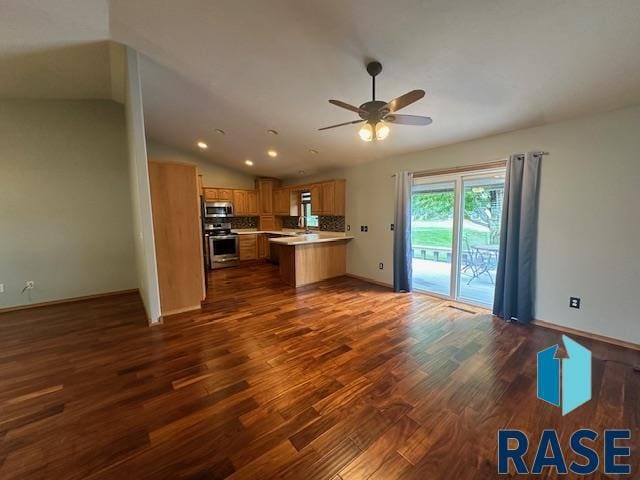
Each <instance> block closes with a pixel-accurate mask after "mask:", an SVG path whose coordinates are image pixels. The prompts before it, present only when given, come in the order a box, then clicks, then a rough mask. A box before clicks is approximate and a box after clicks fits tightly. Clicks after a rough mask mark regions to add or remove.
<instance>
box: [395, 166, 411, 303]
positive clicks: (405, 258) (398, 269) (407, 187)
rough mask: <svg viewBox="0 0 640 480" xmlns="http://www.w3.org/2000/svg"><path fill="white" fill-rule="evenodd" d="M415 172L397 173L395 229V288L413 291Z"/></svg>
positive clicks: (401, 290)
mask: <svg viewBox="0 0 640 480" xmlns="http://www.w3.org/2000/svg"><path fill="white" fill-rule="evenodd" d="M412 185H413V173H410V172H400V173H398V174H396V213H395V220H394V226H395V228H394V231H393V289H394V290H395V291H396V292H410V291H411V256H412V255H411V187H412Z"/></svg>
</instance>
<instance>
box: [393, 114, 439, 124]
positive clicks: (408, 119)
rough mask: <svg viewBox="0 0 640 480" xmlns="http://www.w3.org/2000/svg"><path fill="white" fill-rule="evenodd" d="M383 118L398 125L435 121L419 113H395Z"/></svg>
mask: <svg viewBox="0 0 640 480" xmlns="http://www.w3.org/2000/svg"><path fill="white" fill-rule="evenodd" d="M383 120H384V121H385V122H389V123H394V124H396V125H431V124H432V123H433V120H432V119H431V117H421V116H419V115H396V114H393V113H392V114H390V115H387V116H386V117H384V118H383Z"/></svg>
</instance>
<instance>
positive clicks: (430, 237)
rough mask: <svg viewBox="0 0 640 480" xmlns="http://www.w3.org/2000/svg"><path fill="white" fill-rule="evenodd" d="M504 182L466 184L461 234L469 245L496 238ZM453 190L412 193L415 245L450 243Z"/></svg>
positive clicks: (486, 242) (493, 241)
mask: <svg viewBox="0 0 640 480" xmlns="http://www.w3.org/2000/svg"><path fill="white" fill-rule="evenodd" d="M503 195H504V187H503V185H491V186H487V187H466V188H465V191H464V228H463V232H464V237H465V240H466V241H467V242H468V243H469V244H470V245H487V244H496V243H498V241H499V232H500V216H501V211H502V201H503ZM453 205H454V192H452V191H442V192H437V191H436V192H418V193H414V194H413V195H412V197H411V209H412V210H411V214H412V225H411V229H412V236H413V243H414V244H415V245H422V246H433V247H451V243H452V223H453Z"/></svg>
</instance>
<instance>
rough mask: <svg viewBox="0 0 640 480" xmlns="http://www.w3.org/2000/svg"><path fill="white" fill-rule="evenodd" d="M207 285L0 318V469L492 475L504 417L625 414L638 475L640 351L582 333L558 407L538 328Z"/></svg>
mask: <svg viewBox="0 0 640 480" xmlns="http://www.w3.org/2000/svg"><path fill="white" fill-rule="evenodd" d="M209 283H210V287H211V288H210V290H209V297H208V299H207V301H206V303H205V304H204V307H203V310H202V312H198V313H195V314H182V315H179V316H175V317H172V318H170V319H168V320H167V321H166V322H165V324H164V325H162V326H159V327H154V328H148V327H147V326H146V325H145V323H144V314H143V311H142V307H141V304H140V302H139V299H138V298H137V295H135V294H134V295H123V296H119V297H112V298H102V299H95V300H90V301H85V302H78V303H74V304H67V305H56V306H50V307H43V308H39V309H34V310H26V311H19V312H13V313H7V314H3V315H0V478H2V479H4V480H9V479H40V478H42V479H48V480H50V479H59V478H62V479H111V478H116V479H129V478H131V479H147V478H154V479H165V478H166V479H183V478H184V479H220V478H230V479H268V478H282V479H304V480H309V479H326V480H352V479H376V480H378V479H384V480H388V479H396V478H399V479H440V478H442V479H451V478H454V479H456V480H464V479H472V478H473V479H484V478H496V477H497V475H496V471H497V470H496V445H497V441H496V438H497V430H498V429H499V428H520V429H522V430H524V431H526V432H527V433H528V434H529V437H530V438H532V439H533V438H537V437H538V436H539V434H540V432H541V431H542V430H543V429H545V428H557V429H559V431H560V432H561V438H562V441H563V445H565V446H566V445H567V438H568V435H569V434H570V433H571V432H572V431H573V430H575V429H577V428H581V427H589V428H592V429H594V430H596V431H602V430H603V429H604V428H630V429H632V431H633V439H632V442H633V445H632V448H633V455H634V459H633V468H634V472H638V468H639V465H638V458H639V457H640V455H638V453H639V452H638V448H639V446H638V438H639V435H640V432H639V427H640V408H639V407H640V375H639V374H638V373H634V372H633V368H632V366H633V364H634V363H638V361H640V358H639V354H638V352H633V351H630V350H624V349H622V348H618V347H613V346H609V345H605V344H602V343H598V342H594V341H589V340H586V339H577V340H578V341H579V342H580V343H582V344H584V345H585V346H587V347H588V348H591V349H592V352H593V356H594V360H593V370H594V376H593V399H592V400H591V401H590V402H588V403H587V404H586V405H584V406H582V407H580V408H579V409H577V410H576V411H574V412H572V413H570V414H569V415H567V416H566V417H564V418H563V417H562V416H561V413H560V411H559V409H557V408H554V407H552V406H550V405H548V404H546V403H544V402H541V401H538V400H537V399H536V392H535V388H536V386H535V385H536V357H535V354H536V352H537V351H538V350H541V349H542V348H546V347H548V346H550V345H552V344H554V343H558V342H559V341H560V334H559V333H557V332H554V331H552V330H545V329H543V328H538V327H523V326H517V325H508V324H505V323H504V322H502V321H500V320H497V319H494V318H492V317H491V316H490V315H487V314H471V313H467V312H465V311H462V310H458V309H455V308H451V306H450V305H452V304H451V303H450V302H447V301H441V300H437V299H434V298H431V297H428V296H426V295H421V294H414V295H408V294H394V293H392V292H390V291H388V290H386V289H384V288H382V287H377V286H373V285H369V284H366V283H363V282H360V281H358V280H354V279H349V278H339V279H334V280H330V281H326V282H323V283H320V284H317V285H312V286H308V287H304V288H300V289H298V290H297V291H296V290H294V289H292V288H290V287H287V286H286V285H283V284H282V282H281V281H280V280H279V278H278V273H277V269H276V268H275V267H273V266H271V265H267V264H262V265H253V266H251V267H243V268H236V269H226V270H221V271H217V272H215V273H213V274H212V275H211V276H210V278H209ZM569 459H571V456H568V460H569ZM636 475H637V474H636ZM545 478H546V477H545ZM551 478H554V477H553V476H552V477H551ZM594 478H600V477H597V476H596V477H594ZM636 478H637V477H636Z"/></svg>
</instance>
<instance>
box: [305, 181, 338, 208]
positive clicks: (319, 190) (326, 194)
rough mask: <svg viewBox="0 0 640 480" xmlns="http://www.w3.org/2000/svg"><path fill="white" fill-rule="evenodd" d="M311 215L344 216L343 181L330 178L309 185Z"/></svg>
mask: <svg viewBox="0 0 640 480" xmlns="http://www.w3.org/2000/svg"><path fill="white" fill-rule="evenodd" d="M309 191H310V192H311V213H312V214H313V215H327V216H331V215H333V216H344V214H345V203H346V202H345V181H344V180H331V181H329V182H322V183H314V184H312V185H310V186H309Z"/></svg>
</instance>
